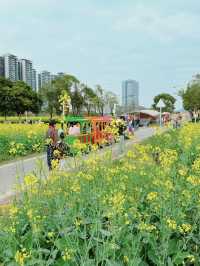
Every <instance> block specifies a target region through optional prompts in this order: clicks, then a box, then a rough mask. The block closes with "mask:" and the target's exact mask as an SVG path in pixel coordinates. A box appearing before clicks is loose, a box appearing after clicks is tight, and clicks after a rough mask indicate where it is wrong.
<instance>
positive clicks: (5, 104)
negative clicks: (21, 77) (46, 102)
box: [0, 77, 42, 117]
mask: <svg viewBox="0 0 200 266" xmlns="http://www.w3.org/2000/svg"><path fill="white" fill-rule="evenodd" d="M41 105H42V101H41V99H40V98H39V96H38V95H37V93H36V92H35V91H33V90H32V88H31V87H29V86H28V85H27V84H26V83H24V82H23V81H16V82H12V81H10V80H7V79H5V78H2V77H1V78H0V112H1V113H2V114H4V116H5V117H6V116H7V115H8V114H9V113H16V114H18V115H20V114H23V113H24V112H25V111H31V112H33V113H35V114H37V113H38V112H39V111H40V108H41Z"/></svg>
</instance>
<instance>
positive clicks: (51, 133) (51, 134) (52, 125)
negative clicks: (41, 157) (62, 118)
mask: <svg viewBox="0 0 200 266" xmlns="http://www.w3.org/2000/svg"><path fill="white" fill-rule="evenodd" d="M46 140H47V164H48V167H49V170H52V160H53V158H54V154H53V153H54V150H55V148H56V145H57V140H58V132H57V130H56V122H55V120H51V121H50V122H49V128H48V130H47V133H46Z"/></svg>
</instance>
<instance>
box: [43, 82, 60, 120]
mask: <svg viewBox="0 0 200 266" xmlns="http://www.w3.org/2000/svg"><path fill="white" fill-rule="evenodd" d="M40 95H41V97H42V99H43V108H44V109H46V111H47V112H48V113H49V115H50V118H52V117H53V113H54V111H56V109H57V108H58V107H57V106H59V100H58V92H57V90H56V88H55V86H54V84H52V83H50V84H46V85H45V86H44V87H43V88H42V89H41V91H40ZM59 109H60V107H59ZM60 112H61V110H60Z"/></svg>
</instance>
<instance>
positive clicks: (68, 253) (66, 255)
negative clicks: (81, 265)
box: [62, 248, 74, 261]
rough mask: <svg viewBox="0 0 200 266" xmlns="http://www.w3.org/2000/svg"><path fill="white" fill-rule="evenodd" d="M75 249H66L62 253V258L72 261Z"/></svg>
mask: <svg viewBox="0 0 200 266" xmlns="http://www.w3.org/2000/svg"><path fill="white" fill-rule="evenodd" d="M73 254H74V252H73V250H72V249H67V248H66V249H65V250H64V251H63V253H62V258H63V260H64V261H70V260H72V258H73Z"/></svg>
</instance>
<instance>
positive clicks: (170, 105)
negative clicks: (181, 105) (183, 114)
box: [152, 93, 176, 113]
mask: <svg viewBox="0 0 200 266" xmlns="http://www.w3.org/2000/svg"><path fill="white" fill-rule="evenodd" d="M160 99H162V100H163V102H164V104H165V107H164V108H163V111H164V112H170V113H172V112H173V111H174V109H175V102H176V99H175V98H174V97H173V96H172V95H170V94H168V93H161V94H158V95H157V96H155V97H154V99H153V101H154V103H153V105H152V107H153V108H154V109H155V110H158V111H159V108H158V107H157V104H158V102H159V101H160Z"/></svg>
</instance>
